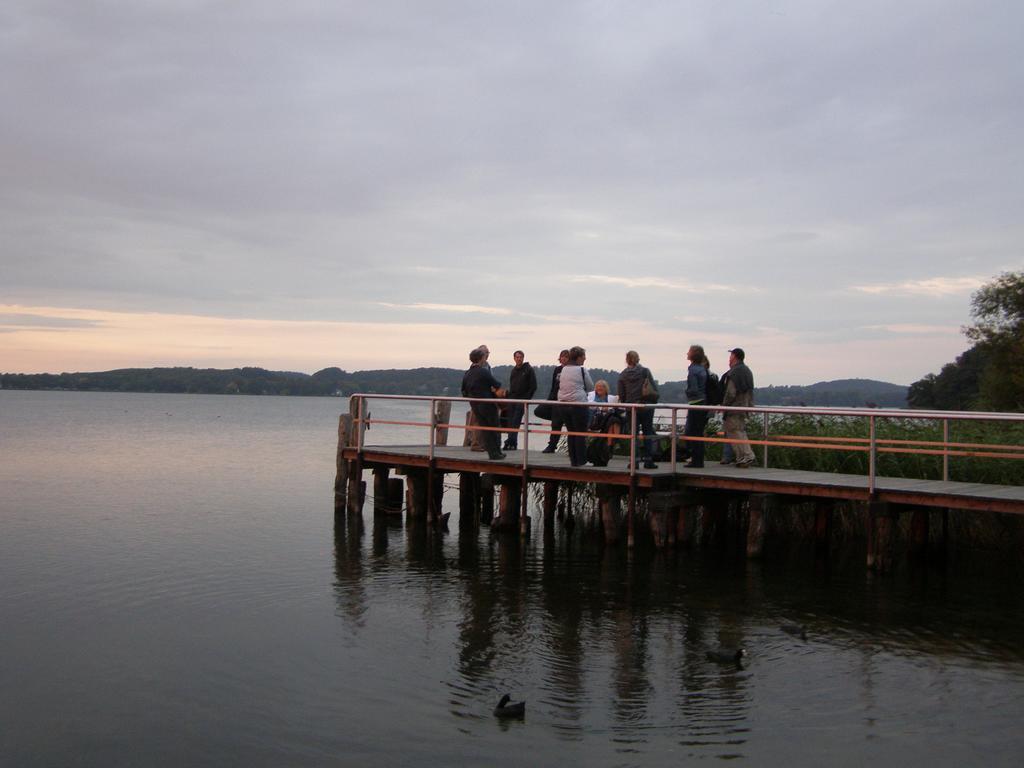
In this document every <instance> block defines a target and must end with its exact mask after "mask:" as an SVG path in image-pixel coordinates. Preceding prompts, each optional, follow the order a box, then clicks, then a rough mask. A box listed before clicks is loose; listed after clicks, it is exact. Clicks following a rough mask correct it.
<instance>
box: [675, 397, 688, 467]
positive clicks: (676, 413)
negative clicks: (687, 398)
mask: <svg viewBox="0 0 1024 768" xmlns="http://www.w3.org/2000/svg"><path fill="white" fill-rule="evenodd" d="M678 416H679V410H678V409H677V408H676V407H675V406H673V407H672V431H671V434H672V449H671V450H672V462H671V464H672V474H675V472H676V445H677V444H678V443H679V435H678V434H676V430H677V429H678V428H679V427H678V421H679V419H678ZM686 417H687V418H689V417H690V412H689V411H687V412H686Z"/></svg>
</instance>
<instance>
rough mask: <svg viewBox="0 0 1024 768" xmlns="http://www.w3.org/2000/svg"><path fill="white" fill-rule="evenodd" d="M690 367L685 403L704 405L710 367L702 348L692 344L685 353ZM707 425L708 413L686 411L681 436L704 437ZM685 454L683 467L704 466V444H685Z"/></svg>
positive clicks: (687, 374)
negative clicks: (687, 458)
mask: <svg viewBox="0 0 1024 768" xmlns="http://www.w3.org/2000/svg"><path fill="white" fill-rule="evenodd" d="M686 359H687V360H688V361H689V363H690V367H689V368H688V369H687V370H686V402H687V404H688V405H704V404H705V402H706V401H707V386H708V369H709V368H710V367H711V365H710V363H709V362H708V358H707V355H705V354H704V347H702V346H700V344H693V345H691V346H690V348H689V349H688V350H687V352H686ZM707 425H708V412H707V411H701V410H696V409H694V410H689V409H688V410H687V411H686V427H685V428H684V430H683V434H685V435H686V436H687V437H704V430H705V429H706V428H707ZM686 453H687V454H688V455H689V458H690V460H689V461H688V462H686V463H685V464H684V465H683V466H684V467H693V468H694V469H699V468H700V467H703V466H704V443H703V442H701V441H696V440H688V441H687V442H686Z"/></svg>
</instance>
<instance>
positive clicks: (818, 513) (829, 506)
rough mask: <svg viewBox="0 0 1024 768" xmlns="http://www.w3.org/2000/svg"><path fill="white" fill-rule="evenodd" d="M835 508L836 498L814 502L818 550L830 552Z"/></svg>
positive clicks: (815, 533)
mask: <svg viewBox="0 0 1024 768" xmlns="http://www.w3.org/2000/svg"><path fill="white" fill-rule="evenodd" d="M835 508H836V503H835V500H834V499H818V501H816V502H815V504H814V546H815V548H816V549H817V550H818V552H828V549H829V544H830V543H831V541H832V515H833V512H834V511H835Z"/></svg>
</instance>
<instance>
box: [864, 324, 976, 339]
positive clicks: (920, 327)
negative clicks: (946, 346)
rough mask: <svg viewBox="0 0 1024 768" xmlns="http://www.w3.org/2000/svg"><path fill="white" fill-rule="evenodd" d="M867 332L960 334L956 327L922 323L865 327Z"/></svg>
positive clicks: (913, 334)
mask: <svg viewBox="0 0 1024 768" xmlns="http://www.w3.org/2000/svg"><path fill="white" fill-rule="evenodd" d="M863 328H864V330H867V331H886V332H888V333H895V334H907V335H911V336H943V337H946V336H949V335H956V334H959V333H960V328H959V326H956V325H927V324H924V323H888V324H883V325H865V326H863Z"/></svg>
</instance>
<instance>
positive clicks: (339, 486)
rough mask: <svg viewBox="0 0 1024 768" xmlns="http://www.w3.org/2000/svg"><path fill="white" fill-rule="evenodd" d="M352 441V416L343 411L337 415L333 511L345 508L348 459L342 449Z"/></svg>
mask: <svg viewBox="0 0 1024 768" xmlns="http://www.w3.org/2000/svg"><path fill="white" fill-rule="evenodd" d="M351 443H352V416H351V414H348V413H343V414H341V416H339V417H338V453H337V457H336V458H335V475H334V511H335V512H338V511H340V510H342V509H345V502H346V494H347V493H348V473H349V466H348V461H346V460H345V458H344V451H345V449H346V448H348V447H349V445H351Z"/></svg>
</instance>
